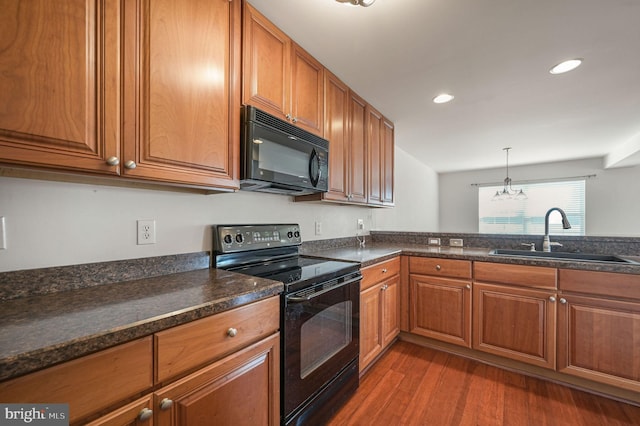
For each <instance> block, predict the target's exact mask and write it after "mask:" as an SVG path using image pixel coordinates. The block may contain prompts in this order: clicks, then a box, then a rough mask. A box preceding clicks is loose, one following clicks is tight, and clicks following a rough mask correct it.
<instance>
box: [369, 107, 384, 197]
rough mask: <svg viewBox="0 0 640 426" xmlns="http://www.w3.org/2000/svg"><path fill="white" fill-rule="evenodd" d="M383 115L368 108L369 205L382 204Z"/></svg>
mask: <svg viewBox="0 0 640 426" xmlns="http://www.w3.org/2000/svg"><path fill="white" fill-rule="evenodd" d="M381 130H382V114H380V112H378V111H377V110H376V109H375V108H373V107H371V106H370V105H368V106H367V135H366V140H367V158H368V162H367V170H368V179H367V180H368V191H367V201H368V203H369V204H373V205H381V204H382V178H383V176H382V170H383V157H382V133H381Z"/></svg>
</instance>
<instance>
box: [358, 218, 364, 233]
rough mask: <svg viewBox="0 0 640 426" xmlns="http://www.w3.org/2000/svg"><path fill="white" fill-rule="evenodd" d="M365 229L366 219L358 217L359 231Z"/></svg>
mask: <svg viewBox="0 0 640 426" xmlns="http://www.w3.org/2000/svg"><path fill="white" fill-rule="evenodd" d="M362 230H364V219H358V231H362Z"/></svg>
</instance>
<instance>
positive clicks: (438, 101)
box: [433, 93, 453, 104]
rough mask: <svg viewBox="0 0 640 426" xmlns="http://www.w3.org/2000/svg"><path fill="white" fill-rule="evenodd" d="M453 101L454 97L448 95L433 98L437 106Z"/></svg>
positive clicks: (443, 94) (442, 94)
mask: <svg viewBox="0 0 640 426" xmlns="http://www.w3.org/2000/svg"><path fill="white" fill-rule="evenodd" d="M452 99H453V95H450V94H448V93H441V94H439V95H438V96H436V97H435V98H433V102H434V103H436V104H444V103H447V102H449V101H451V100H452Z"/></svg>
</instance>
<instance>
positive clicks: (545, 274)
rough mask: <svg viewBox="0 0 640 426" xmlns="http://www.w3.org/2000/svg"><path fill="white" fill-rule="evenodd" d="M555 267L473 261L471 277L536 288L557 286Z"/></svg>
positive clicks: (483, 280) (484, 280)
mask: <svg viewBox="0 0 640 426" xmlns="http://www.w3.org/2000/svg"><path fill="white" fill-rule="evenodd" d="M556 275H557V274H556V269H555V268H545V267H540V266H524V265H507V264H502V263H489V262H475V263H474V264H473V278H474V279H475V280H476V281H482V282H490V283H501V284H511V285H519V286H525V287H537V288H553V289H555V288H557V280H556Z"/></svg>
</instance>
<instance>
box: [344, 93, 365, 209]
mask: <svg viewBox="0 0 640 426" xmlns="http://www.w3.org/2000/svg"><path fill="white" fill-rule="evenodd" d="M366 138H367V103H366V102H365V100H364V99H362V98H361V97H360V96H358V95H357V94H355V93H353V92H351V91H350V92H349V144H350V146H349V194H348V198H349V201H351V202H354V203H362V204H365V203H366V202H367V179H368V177H367V142H366Z"/></svg>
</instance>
